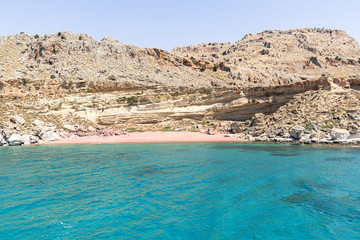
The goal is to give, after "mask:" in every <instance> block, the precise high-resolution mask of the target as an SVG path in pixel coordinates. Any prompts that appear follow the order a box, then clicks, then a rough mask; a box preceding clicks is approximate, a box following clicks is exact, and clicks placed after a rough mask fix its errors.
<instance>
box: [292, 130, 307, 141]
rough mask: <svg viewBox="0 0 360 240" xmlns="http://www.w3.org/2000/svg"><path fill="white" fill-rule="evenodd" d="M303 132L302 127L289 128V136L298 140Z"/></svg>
mask: <svg viewBox="0 0 360 240" xmlns="http://www.w3.org/2000/svg"><path fill="white" fill-rule="evenodd" d="M304 132H305V128H304V127H293V128H291V129H290V132H289V133H290V136H291V137H293V138H295V139H297V140H299V139H300V138H301V137H302V135H303V134H304Z"/></svg>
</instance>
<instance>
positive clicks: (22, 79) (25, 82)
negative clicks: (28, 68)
mask: <svg viewBox="0 0 360 240" xmlns="http://www.w3.org/2000/svg"><path fill="white" fill-rule="evenodd" d="M21 81H22V83H23V84H24V86H26V84H27V83H28V82H29V80H28V79H26V78H21Z"/></svg>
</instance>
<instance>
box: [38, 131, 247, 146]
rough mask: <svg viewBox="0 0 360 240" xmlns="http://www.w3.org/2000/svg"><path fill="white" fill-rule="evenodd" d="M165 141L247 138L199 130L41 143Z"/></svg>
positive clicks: (237, 139) (138, 133)
mask: <svg viewBox="0 0 360 240" xmlns="http://www.w3.org/2000/svg"><path fill="white" fill-rule="evenodd" d="M165 142H174V143H175V142H245V140H243V139H239V138H236V137H225V136H224V134H215V135H207V134H202V133H199V132H141V133H140V132H134V133H129V134H127V135H120V136H112V137H101V136H89V137H78V136H72V137H70V138H62V139H61V140H59V141H55V142H49V143H45V142H44V143H41V145H58V144H111V143H165Z"/></svg>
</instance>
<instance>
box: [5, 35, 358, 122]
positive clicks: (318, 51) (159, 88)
mask: <svg viewBox="0 0 360 240" xmlns="http://www.w3.org/2000/svg"><path fill="white" fill-rule="evenodd" d="M359 58H360V47H359V44H358V43H357V42H356V41H355V40H354V39H352V38H351V37H350V36H348V35H347V34H346V33H345V32H343V31H341V30H327V29H298V30H289V31H265V32H263V33H260V34H258V35H255V36H252V35H247V36H246V37H244V39H243V40H242V41H239V42H237V43H234V44H225V43H224V44H221V43H208V44H199V45H196V46H191V47H177V48H174V50H173V51H172V53H168V52H166V51H164V50H160V49H144V48H138V47H135V46H130V45H126V44H122V43H120V42H118V41H117V40H115V39H113V38H111V37H105V38H104V39H102V40H101V41H100V42H97V41H95V40H93V39H92V38H91V37H90V36H88V35H86V34H73V33H69V32H61V33H58V34H52V35H46V36H39V37H35V36H29V35H26V34H19V35H15V36H7V37H0V97H1V99H2V100H1V105H0V109H1V112H2V116H0V121H1V122H2V123H3V124H4V125H6V123H7V122H8V121H9V116H10V115H13V114H17V115H20V116H23V117H24V118H25V119H28V122H31V121H33V120H35V119H41V120H43V121H45V122H49V121H51V122H53V123H54V124H55V125H56V126H57V127H58V128H61V127H62V126H63V125H65V124H80V125H84V126H97V125H106V126H114V127H117V126H120V125H124V124H161V123H169V124H170V122H174V121H175V122H180V121H192V123H191V124H192V125H194V124H195V123H196V122H198V121H203V120H207V121H246V120H249V119H251V118H252V117H253V116H254V115H255V114H256V113H263V114H265V115H269V114H275V113H276V112H277V111H278V109H279V108H280V109H281V107H282V106H286V104H288V102H289V101H291V100H292V99H293V98H294V96H298V95H299V94H303V93H305V92H307V91H319V90H321V91H325V92H326V91H327V90H326V89H327V87H328V86H330V85H331V83H333V82H336V83H337V84H340V85H339V86H342V87H344V88H348V89H351V90H352V91H358V90H359V84H358V82H359V79H360V78H359V74H360V62H359V61H360V59H359ZM314 111H317V110H315V109H314ZM24 128H26V125H25V127H24Z"/></svg>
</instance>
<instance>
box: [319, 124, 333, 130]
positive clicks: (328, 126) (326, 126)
mask: <svg viewBox="0 0 360 240" xmlns="http://www.w3.org/2000/svg"><path fill="white" fill-rule="evenodd" d="M333 127H334V124H333V123H330V124H326V125H324V126H322V127H321V128H323V129H325V128H333Z"/></svg>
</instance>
